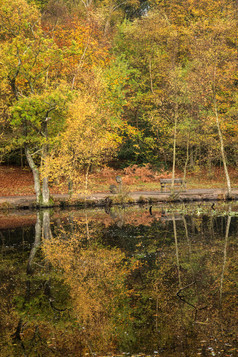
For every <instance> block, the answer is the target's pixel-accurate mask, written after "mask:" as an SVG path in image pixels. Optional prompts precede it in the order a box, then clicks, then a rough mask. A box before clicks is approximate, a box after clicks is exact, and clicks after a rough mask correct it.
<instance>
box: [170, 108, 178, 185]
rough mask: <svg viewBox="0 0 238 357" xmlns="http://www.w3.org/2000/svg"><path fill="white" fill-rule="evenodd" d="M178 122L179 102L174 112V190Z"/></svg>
mask: <svg viewBox="0 0 238 357" xmlns="http://www.w3.org/2000/svg"><path fill="white" fill-rule="evenodd" d="M177 123H178V103H176V104H175V113H174V147H173V169H172V184H171V191H172V192H174V178H175V161H176V142H177Z"/></svg>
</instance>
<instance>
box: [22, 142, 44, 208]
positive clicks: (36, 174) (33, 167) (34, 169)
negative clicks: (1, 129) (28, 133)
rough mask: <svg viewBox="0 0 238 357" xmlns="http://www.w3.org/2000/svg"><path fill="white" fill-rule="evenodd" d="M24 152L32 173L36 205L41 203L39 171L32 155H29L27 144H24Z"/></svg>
mask: <svg viewBox="0 0 238 357" xmlns="http://www.w3.org/2000/svg"><path fill="white" fill-rule="evenodd" d="M25 154H26V158H27V162H28V164H29V166H30V169H31V171H32V173H33V178H34V188H35V193H36V203H37V204H38V205H40V204H41V187H40V173H39V170H38V168H37V166H36V165H35V163H34V160H33V158H32V155H31V153H30V150H29V148H28V147H27V145H25Z"/></svg>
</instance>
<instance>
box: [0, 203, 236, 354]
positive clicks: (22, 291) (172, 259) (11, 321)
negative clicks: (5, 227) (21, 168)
mask: <svg viewBox="0 0 238 357" xmlns="http://www.w3.org/2000/svg"><path fill="white" fill-rule="evenodd" d="M152 212H153V215H152V214H150V212H149V210H148V209H146V208H141V209H138V208H137V209H129V208H128V209H126V210H120V209H118V208H117V209H114V210H111V211H109V212H107V213H103V212H102V211H85V212H82V211H74V212H70V214H67V213H61V214H60V215H57V218H50V212H49V211H43V212H39V213H37V214H36V223H35V235H34V241H33V242H32V244H31V246H29V244H28V245H27V246H26V243H24V247H23V245H22V242H20V239H18V238H17V235H16V236H14V237H15V238H14V239H15V240H17V239H18V243H16V242H15V241H14V242H15V243H14V244H12V246H11V239H13V238H11V236H10V238H9V231H2V232H1V237H2V262H1V282H2V283H1V289H0V294H1V302H0V304H1V312H0V315H1V316H0V317H1V323H0V333H1V342H0V348H1V356H15V355H16V356H61V355H65V356H82V355H86V354H89V355H93V354H94V353H96V354H97V355H99V356H102V355H107V354H109V353H112V354H117V355H118V354H119V355H122V354H123V352H125V353H130V354H139V353H141V354H142V355H157V356H166V357H167V356H182V355H184V356H195V355H202V356H212V355H219V356H235V355H236V354H238V341H237V331H238V326H237V325H238V316H237V314H238V313H237V259H236V253H237V246H238V243H237V227H238V220H237V217H232V214H233V213H232V212H233V211H232V209H231V208H229V209H228V211H227V215H225V216H222V217H215V216H214V214H213V215H212V213H211V214H209V212H207V214H206V215H203V214H200V215H196V212H195V211H194V212H193V214H191V215H184V214H182V213H180V214H178V213H176V212H172V213H168V212H166V209H163V210H162V209H160V208H157V209H156V207H155V208H154V207H153V211H152ZM50 222H51V223H50ZM31 232H32V231H29V237H28V238H29V240H30V239H31V238H30V236H31ZM12 234H13V232H12ZM17 234H18V236H19V232H18V233H17ZM7 235H8V236H7ZM6 237H8V238H6ZM25 240H27V237H25ZM31 241H32V239H31ZM7 247H11V248H12V249H9V248H7Z"/></svg>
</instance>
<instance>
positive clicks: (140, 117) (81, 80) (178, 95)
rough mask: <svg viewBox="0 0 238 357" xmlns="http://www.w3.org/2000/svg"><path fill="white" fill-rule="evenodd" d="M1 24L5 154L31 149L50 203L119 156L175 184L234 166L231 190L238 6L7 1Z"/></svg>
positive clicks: (0, 120) (237, 108) (135, 0)
mask: <svg viewBox="0 0 238 357" xmlns="http://www.w3.org/2000/svg"><path fill="white" fill-rule="evenodd" d="M0 22H1V27H0V41H1V50H0V55H1V63H0V78H1V86H0V92H1V97H0V114H1V115H0V126H1V141H2V145H1V147H2V152H3V151H4V153H5V152H6V151H7V152H10V151H12V150H14V149H16V148H24V150H25V155H26V158H27V161H28V163H29V165H30V167H31V169H32V171H33V175H34V179H35V190H36V194H37V202H38V203H42V204H47V202H49V189H48V181H49V177H52V178H55V177H56V176H57V175H58V176H59V175H60V176H61V177H62V176H64V177H65V178H66V179H67V180H69V181H72V182H74V181H75V180H76V177H79V175H78V172H79V171H80V172H83V173H84V175H86V176H87V174H88V170H89V168H90V166H91V165H92V164H101V163H103V162H105V161H108V160H110V158H111V156H112V154H114V155H115V154H116V156H117V158H118V160H119V161H120V163H121V164H122V165H124V166H127V165H131V164H144V163H151V164H152V165H154V166H156V167H166V168H168V167H171V165H172V166H173V176H174V171H175V163H176V165H177V166H179V167H180V168H185V171H186V169H187V168H190V169H191V170H196V169H197V168H199V167H201V166H203V167H204V166H206V167H207V168H208V170H211V167H212V165H216V164H217V163H219V162H220V161H222V162H223V164H224V168H225V172H226V177H227V184H228V189H229V186H230V183H229V174H228V170H227V163H228V166H229V165H236V164H237V160H238V156H237V149H238V148H237V142H238V141H237V134H238V126H237V112H238V97H237V83H238V79H237V4H236V1H234V0H219V1H215V0H209V1H199V2H198V1H195V0H186V1H185V0H184V1H177V0H169V1H162V0H161V1H158V0H157V1H156V0H149V1H145V0H140V1H139V0H126V1H124V2H120V1H118V0H101V1H96V0H95V1H93V0H88V1H84V0H82V1H71V0H42V1H28V2H27V1H26V0H17V1H15V0H14V1H13V0H3V1H2V2H1V5H0ZM77 180H78V179H77ZM78 181H80V180H78ZM81 181H82V180H81ZM76 183H77V186H78V185H79V182H76Z"/></svg>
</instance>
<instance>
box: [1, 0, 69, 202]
mask: <svg viewBox="0 0 238 357" xmlns="http://www.w3.org/2000/svg"><path fill="white" fill-rule="evenodd" d="M0 16H1V20H2V23H3V26H2V28H1V38H2V49H1V54H2V63H1V79H2V81H3V85H5V87H6V90H8V92H9V94H10V99H9V107H10V113H9V118H8V119H9V122H10V125H11V128H12V135H13V136H14V139H12V140H11V145H10V148H13V147H22V146H23V147H24V149H25V154H26V158H27V161H28V163H29V166H30V168H31V169H32V172H33V176H34V184H35V190H36V200H37V204H38V205H41V204H43V205H48V204H49V189H48V180H47V178H44V179H43V180H42V187H41V180H40V175H39V169H38V167H39V165H40V164H41V162H43V161H44V160H45V157H46V156H47V151H48V146H49V144H50V143H49V140H48V139H49V137H50V136H52V134H53V135H54V134H55V133H56V132H57V129H58V130H60V121H61V120H62V115H63V112H64V105H65V102H66V97H67V95H65V93H66V87H65V86H62V85H61V84H60V81H59V79H58V78H57V76H56V73H55V71H54V65H55V63H56V62H58V61H59V60H60V51H59V49H58V48H57V46H56V45H55V44H54V42H53V41H52V40H51V39H48V38H47V37H46V36H45V35H44V33H43V31H42V28H41V26H40V21H39V20H40V14H39V12H38V10H37V8H36V6H34V5H28V4H27V3H26V2H25V1H24V0H19V1H18V2H15V1H6V0H4V1H3V2H2V3H1V7H0ZM12 18H13V19H14V20H13V22H12V21H11V19H12ZM63 87H64V88H63Z"/></svg>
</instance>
